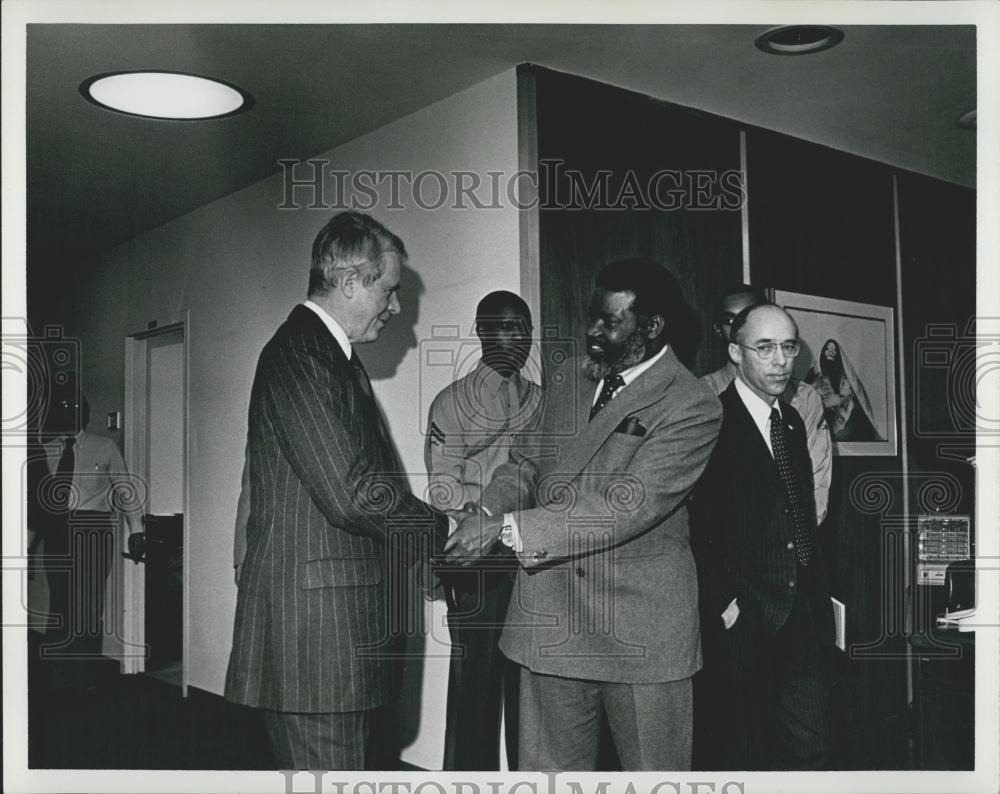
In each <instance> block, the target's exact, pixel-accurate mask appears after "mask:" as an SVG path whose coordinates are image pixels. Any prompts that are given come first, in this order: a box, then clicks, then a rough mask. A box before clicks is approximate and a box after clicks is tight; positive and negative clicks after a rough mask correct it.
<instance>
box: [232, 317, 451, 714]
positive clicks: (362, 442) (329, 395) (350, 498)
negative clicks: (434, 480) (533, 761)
mask: <svg viewBox="0 0 1000 794" xmlns="http://www.w3.org/2000/svg"><path fill="white" fill-rule="evenodd" d="M248 424H249V427H248V434H247V437H248V446H249V466H250V484H251V488H250V492H251V506H250V516H249V520H248V523H247V533H246V534H247V550H246V557H245V560H244V563H243V570H242V572H241V575H240V585H239V596H238V599H237V604H236V622H235V627H234V632H233V648H232V653H231V655H230V659H229V670H228V673H227V676H226V697H227V698H228V699H229V700H232V701H235V702H237V703H242V704H245V705H249V706H257V707H262V708H268V709H274V710H277V711H295V712H343V711H355V710H361V709H369V708H374V707H376V706H378V705H381V704H383V703H385V702H387V701H389V700H390V699H391V698H392V697H393V696H394V694H395V691H394V690H395V685H396V680H397V676H398V674H399V672H400V665H401V662H400V657H399V655H398V654H397V653H394V651H395V650H396V649H397V645H398V637H397V636H396V635H398V632H397V631H394V630H393V627H392V625H391V621H390V615H389V605H390V603H391V602H392V598H391V597H390V594H391V593H392V592H394V588H393V584H394V583H396V582H398V581H399V577H400V573H401V571H402V569H403V567H404V564H405V562H407V561H404V560H402V559H401V558H400V554H399V553H398V551H399V548H400V547H401V546H404V545H405V546H406V547H407V548H408V549H410V550H411V551H412V550H413V547H414V546H415V545H419V544H424V548H427V547H429V546H430V545H431V544H432V543H433V544H434V545H435V548H440V547H441V546H442V545H443V542H444V539H445V537H446V536H447V526H448V522H447V518H446V517H445V516H444V515H443V514H441V513H437V512H435V511H432V510H431V509H430V508H429V507H428V506H427V505H425V504H424V503H423V502H421V501H420V500H418V499H417V498H416V497H415V496H413V495H412V494H411V493H410V492H409V490H408V489H407V485H406V478H405V475H403V473H402V472H401V470H400V465H399V461H398V458H397V457H396V454H395V450H394V449H393V447H392V443H391V441H390V440H389V437H388V433H387V431H386V428H385V425H384V422H383V420H382V417H381V413H380V412H379V409H378V406H377V405H376V403H375V400H374V398H373V397H372V396H371V395H369V394H366V393H365V391H364V390H363V389H362V388H361V385H360V381H359V380H358V377H357V374H356V373H355V371H354V370H353V368H352V366H351V364H350V362H349V361H348V360H347V358H346V357H345V356H344V352H343V350H342V349H341V348H340V346H339V345H338V344H337V341H336V340H335V339H334V338H333V336H332V334H331V333H330V332H329V330H328V329H327V328H326V327H325V326H324V325H323V323H322V321H321V320H320V319H319V317H317V316H316V315H315V314H314V313H313V312H312V311H310V310H309V309H307V308H305V307H304V306H297V307H296V308H295V309H294V310H293V311H292V313H291V314H290V315H289V317H288V320H287V321H286V322H285V323H284V324H283V325H282V326H281V327H280V328H279V329H278V331H277V333H275V335H274V337H272V339H271V340H270V341H269V342H268V343H267V345H266V346H265V347H264V350H263V351H262V352H261V355H260V359H259V361H258V363H257V371H256V374H255V376H254V383H253V389H252V392H251V396H250V414H249V423H248ZM403 539H405V540H406V541H408V542H407V543H405V544H404V543H400V542H399V541H400V540H403Z"/></svg>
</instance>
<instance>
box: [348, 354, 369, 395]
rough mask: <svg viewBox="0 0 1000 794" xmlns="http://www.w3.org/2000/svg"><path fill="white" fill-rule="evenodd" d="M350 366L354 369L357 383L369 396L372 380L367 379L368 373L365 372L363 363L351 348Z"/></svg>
mask: <svg viewBox="0 0 1000 794" xmlns="http://www.w3.org/2000/svg"><path fill="white" fill-rule="evenodd" d="M351 368H352V369H353V370H354V375H355V376H356V377H357V379H358V383H359V384H360V385H361V391H363V392H364V393H365V394H366V395H368V396H369V397H371V396H372V382H371V381H370V380H369V379H368V373H367V372H365V365H364V364H362V363H361V359H360V358H358V355H357V353H355V352H354V351H353V350H352V351H351Z"/></svg>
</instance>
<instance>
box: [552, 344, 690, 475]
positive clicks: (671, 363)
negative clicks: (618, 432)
mask: <svg viewBox="0 0 1000 794" xmlns="http://www.w3.org/2000/svg"><path fill="white" fill-rule="evenodd" d="M679 366H680V362H678V361H677V357H676V356H675V355H674V352H673V350H670V349H669V348H668V349H667V350H666V352H665V353H664V354H663V358H661V359H660V360H659V361H657V362H656V363H655V364H654V365H653V366H652V367H650V368H649V369H648V370H646V371H645V372H644V373H642V374H641V375H640V376H639V377H638V378H636V379H635V380H634V381H632V383H630V384H629V385H628V386H626V387H624V389H622V391H621V392H620V393H619V394H618V395H617V396H616V397H615V398H614V399H613V400H611V402H609V403H608V404H607V405H606V406H605V407H604V409H603V410H601V411H600V413H598V414H597V416H595V417H594V420H593V421H590V407H591V404H592V403H593V400H594V390H595V389H596V388H597V384H596V383H594V382H593V381H591V380H589V379H588V378H586V377H579V378H578V381H579V382H580V383H579V385H578V389H577V399H576V417H577V423H578V424H577V426H578V428H579V431H578V432H577V433H574V434H573V435H572V436H570V437H569V438H568V439H567V440H566V443H565V444H564V445H563V446H562V448H561V449H560V454H559V463H558V465H559V468H560V470H561V472H562V473H564V474H566V475H576V474H578V473H579V472H581V471H583V469H584V467H585V466H586V465H587V464H588V463H589V462H590V460H591V458H593V457H594V455H595V454H597V450H599V449H600V448H601V445H602V444H604V442H605V441H607V439H608V436H610V435H611V434H612V433H613V432H614V430H615V428H616V427H618V425H619V424H620V423H621V421H622V420H623V419H624V418H625V417H626V416H628V415H629V414H631V413H635V412H636V411H639V410H641V409H643V408H645V407H646V406H648V405H651V404H652V403H654V402H656V401H657V400H659V399H660V398H662V397H663V394H664V392H665V391H666V390H667V389H668V388H669V387H670V384H671V383H673V381H674V378H676V377H677V369H678V367H679Z"/></svg>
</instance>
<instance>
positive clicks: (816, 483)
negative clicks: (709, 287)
mask: <svg viewBox="0 0 1000 794" xmlns="http://www.w3.org/2000/svg"><path fill="white" fill-rule="evenodd" d="M762 303H769V301H768V300H767V298H766V297H765V295H764V293H763V292H762V291H761V290H760V289H758V288H757V287H751V286H749V285H748V284H740V285H738V286H736V287H734V288H733V289H730V290H729V291H728V292H726V293H724V294H723V295H722V296H721V297H720V298H719V301H718V303H717V304H716V310H715V320H714V322H713V325H712V327H713V328H714V329H715V335H716V337H717V338H718V339H719V341H720V342H721V343H722V345H723V346H724V347H725V348H726V349H727V350H728V347H729V342H730V338H729V334H730V330H731V329H732V325H733V319H734V318H735V317H736V315H738V314H739V313H740V312H741V311H743V310H744V309H746V308H747V307H749V306H757V305H759V304H762ZM727 355H728V354H727ZM736 371H737V370H736V365H735V364H734V363H733V362H732V360H727V361H726V365H725V366H724V367H722V368H721V369H717V370H716V371H715V372H711V373H709V374H708V375H704V376H702V380H704V381H705V382H706V383H708V385H709V386H711V387H712V389H713V390H714V391H715V393H716V394H722V392H724V391H725V390H726V388H727V387H728V386H729V384H730V383H732V382H733V380H735V378H736ZM782 397H783V399H784V400H785V402H787V403H788V404H789V405H791V406H792V407H793V408H794V409H795V410H796V411H797V412H798V414H799V416H801V417H802V421H803V423H804V424H805V428H806V443H807V444H808V447H809V459H810V460H811V461H812V472H813V487H814V489H815V490H814V496H815V499H816V519H817V523H818V524H822V523H823V519H824V518H826V511H827V505H828V503H829V498H830V478H831V474H832V472H833V445H832V443H831V442H830V429H829V427H828V425H827V421H826V417H825V415H824V413H823V400H822V398H821V397H820V394H819V392H818V391H816V389H814V388H813V387H812V386H810V385H809V384H808V383H805V382H804V381H801V380H799V379H798V378H795V377H791V378H789V380H788V386H787V387H786V388H785V392H784V394H783V395H782Z"/></svg>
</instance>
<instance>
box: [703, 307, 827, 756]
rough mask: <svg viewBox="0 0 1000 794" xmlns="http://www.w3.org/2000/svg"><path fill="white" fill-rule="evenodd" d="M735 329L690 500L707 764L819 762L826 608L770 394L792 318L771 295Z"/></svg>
mask: <svg viewBox="0 0 1000 794" xmlns="http://www.w3.org/2000/svg"><path fill="white" fill-rule="evenodd" d="M731 334H732V337H731V338H732V341H731V342H730V343H729V348H728V353H729V357H730V359H731V360H732V361H733V362H734V363H735V365H736V370H737V376H736V379H735V380H734V381H733V382H732V383H731V384H730V385H729V386H728V387H726V389H725V391H724V392H723V393H722V396H721V397H720V400H721V402H722V407H723V420H722V430H721V432H720V433H719V441H718V444H717V445H716V447H715V451H714V452H713V453H712V458H711V460H710V461H709V464H708V467H707V468H706V469H705V473H704V475H703V476H702V478H701V480H700V481H699V482H698V485H697V488H696V489H695V496H694V498H693V499H692V502H691V515H692V533H691V539H692V546H693V547H694V550H695V556H696V558H697V561H698V584H699V597H700V602H701V608H702V640H703V647H704V651H705V664H706V672H709V673H710V674H711V682H712V685H713V689H714V690H715V691H714V699H713V700H712V702H711V703H710V704H709V705H708V706H707V707H708V708H709V710H710V711H711V714H710V722H711V723H714V724H713V725H712V733H711V736H712V739H711V742H712V747H710V748H708V751H707V752H705V753H704V755H705V765H706V766H707V767H708V768H710V769H748V770H765V769H767V770H770V769H797V770H804V769H825V768H828V767H829V763H830V756H831V750H832V744H833V739H832V736H833V730H832V722H831V711H832V702H831V691H832V689H831V669H830V651H831V649H832V647H833V644H834V620H833V607H832V604H831V600H830V588H829V583H828V581H827V574H826V570H825V567H824V561H823V556H822V551H821V548H820V546H819V544H818V543H817V542H816V503H815V498H814V495H813V494H814V489H813V482H812V463H811V461H810V458H809V453H808V449H807V443H806V429H805V425H804V424H803V421H802V419H801V417H800V416H799V414H798V412H797V411H796V410H795V409H794V408H793V407H792V406H791V405H789V404H788V403H785V402H784V401H783V400H782V399H780V397H781V395H782V394H784V393H785V389H786V387H787V385H788V380H789V378H790V377H791V372H792V364H793V362H794V360H795V357H796V356H797V355H798V353H799V348H800V346H799V340H798V328H797V327H796V325H795V322H794V320H793V319H792V318H791V316H790V315H789V314H788V313H787V312H785V311H784V310H783V309H781V308H779V307H778V306H774V305H761V304H757V305H754V306H750V307H747V308H745V309H743V310H742V311H741V312H740V313H739V314H738V315H737V316H736V318H735V319H734V321H733V323H732V329H731ZM699 707H701V706H699ZM699 755H702V750H701V749H700V750H699Z"/></svg>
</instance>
